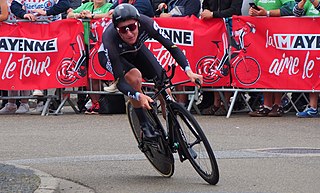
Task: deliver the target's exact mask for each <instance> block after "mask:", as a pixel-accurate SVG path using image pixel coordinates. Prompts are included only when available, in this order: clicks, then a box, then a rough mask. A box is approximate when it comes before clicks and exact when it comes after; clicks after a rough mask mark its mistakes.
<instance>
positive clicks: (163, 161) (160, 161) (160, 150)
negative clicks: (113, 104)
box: [127, 102, 174, 177]
mask: <svg viewBox="0 0 320 193" xmlns="http://www.w3.org/2000/svg"><path fill="white" fill-rule="evenodd" d="M145 111H146V115H147V116H148V120H149V123H150V124H151V125H152V126H153V128H155V129H156V131H157V132H158V133H159V138H158V141H159V143H158V144H151V143H145V142H143V141H142V136H141V129H140V123H139V120H138V118H137V115H136V113H135V111H134V110H133V106H132V105H131V103H130V102H127V115H128V118H129V123H130V126H131V129H132V132H133V135H134V137H135V138H136V140H137V142H138V147H139V149H140V150H141V151H142V152H143V153H144V154H145V156H146V157H147V159H148V160H149V162H150V163H151V164H152V166H153V167H154V168H155V169H156V170H157V171H158V172H159V173H160V174H161V175H162V176H164V177H171V176H172V175H173V173H174V158H173V155H172V152H171V149H170V148H169V143H168V138H167V131H165V130H164V129H163V127H162V124H161V123H160V120H159V118H158V116H157V114H156V113H155V111H154V109H152V110H145Z"/></svg>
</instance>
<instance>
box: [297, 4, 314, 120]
mask: <svg viewBox="0 0 320 193" xmlns="http://www.w3.org/2000/svg"><path fill="white" fill-rule="evenodd" d="M319 11H320V3H319V1H318V0H296V5H295V6H294V8H293V14H294V15H295V16H297V17H300V16H319V15H320V12H319ZM318 98H319V93H309V100H310V102H309V105H308V106H307V108H306V109H305V110H304V111H303V112H299V113H297V117H301V118H309V117H310V118H311V117H318V116H319V114H318Z"/></svg>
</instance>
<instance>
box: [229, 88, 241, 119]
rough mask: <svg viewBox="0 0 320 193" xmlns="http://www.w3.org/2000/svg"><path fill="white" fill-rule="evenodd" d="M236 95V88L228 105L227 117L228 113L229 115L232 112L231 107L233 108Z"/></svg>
mask: <svg viewBox="0 0 320 193" xmlns="http://www.w3.org/2000/svg"><path fill="white" fill-rule="evenodd" d="M237 96H238V90H236V91H235V92H234V94H233V98H232V101H231V104H230V107H229V109H228V114H227V118H229V117H230V115H231V112H232V109H233V106H234V103H235V102H236V99H237Z"/></svg>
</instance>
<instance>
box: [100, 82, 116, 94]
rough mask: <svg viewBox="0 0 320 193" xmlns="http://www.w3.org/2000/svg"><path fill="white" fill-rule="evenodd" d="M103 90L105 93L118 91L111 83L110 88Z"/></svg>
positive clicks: (114, 84)
mask: <svg viewBox="0 0 320 193" xmlns="http://www.w3.org/2000/svg"><path fill="white" fill-rule="evenodd" d="M103 90H104V91H106V92H112V93H114V92H118V91H119V90H118V88H117V84H116V83H115V82H114V83H112V84H111V85H110V86H105V87H104V88H103Z"/></svg>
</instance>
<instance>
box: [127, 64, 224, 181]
mask: <svg viewBox="0 0 320 193" xmlns="http://www.w3.org/2000/svg"><path fill="white" fill-rule="evenodd" d="M174 72H175V66H174V65H173V67H172V69H171V75H170V76H169V77H168V78H165V77H166V75H165V74H166V72H165V71H164V72H163V76H162V78H161V80H155V82H156V84H155V85H157V86H156V88H157V91H155V93H154V94H153V96H152V97H151V98H152V99H153V100H155V99H156V98H157V97H158V96H162V97H163V99H164V101H165V109H166V112H162V113H165V123H162V121H161V120H160V118H159V117H158V115H157V107H156V105H151V106H153V108H152V109H151V110H145V111H146V115H147V116H148V118H149V122H150V124H151V125H152V127H153V129H154V130H155V133H157V140H156V141H152V142H150V141H145V140H143V133H142V132H141V129H140V123H139V120H138V118H137V116H136V114H135V111H134V109H133V106H132V105H131V103H129V102H128V103H127V115H128V118H129V122H130V126H131V129H132V131H133V134H134V136H135V138H136V140H137V142H138V147H139V149H140V150H141V151H142V152H143V153H144V154H145V156H146V157H147V159H148V160H149V162H150V163H151V164H152V165H153V167H154V168H155V169H156V170H157V171H158V172H159V173H160V174H161V175H162V176H164V177H171V176H172V175H173V173H174V157H173V153H178V155H179V159H180V161H181V162H183V161H185V160H189V162H190V163H191V164H192V166H193V168H194V169H195V170H196V171H197V173H198V174H199V175H200V176H201V177H202V178H203V179H204V180H205V181H206V182H208V183H209V184H212V185H215V184H217V183H218V181H219V170H218V165H217V162H216V158H215V156H214V153H213V150H212V148H211V146H210V144H209V141H208V139H207V137H206V136H205V134H204V132H203V131H202V129H201V127H200V125H199V124H198V122H197V121H196V119H195V118H194V117H193V116H192V115H191V113H190V112H189V111H187V110H186V109H185V107H183V106H182V105H180V104H179V103H177V102H175V101H174V100H173V99H172V97H171V95H170V94H169V93H168V91H167V89H168V88H170V89H171V88H173V87H175V86H177V85H180V84H184V83H186V82H188V81H185V82H181V83H176V84H173V83H172V82H171V79H172V78H173V76H174ZM198 84H199V85H200V82H199V81H198Z"/></svg>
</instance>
